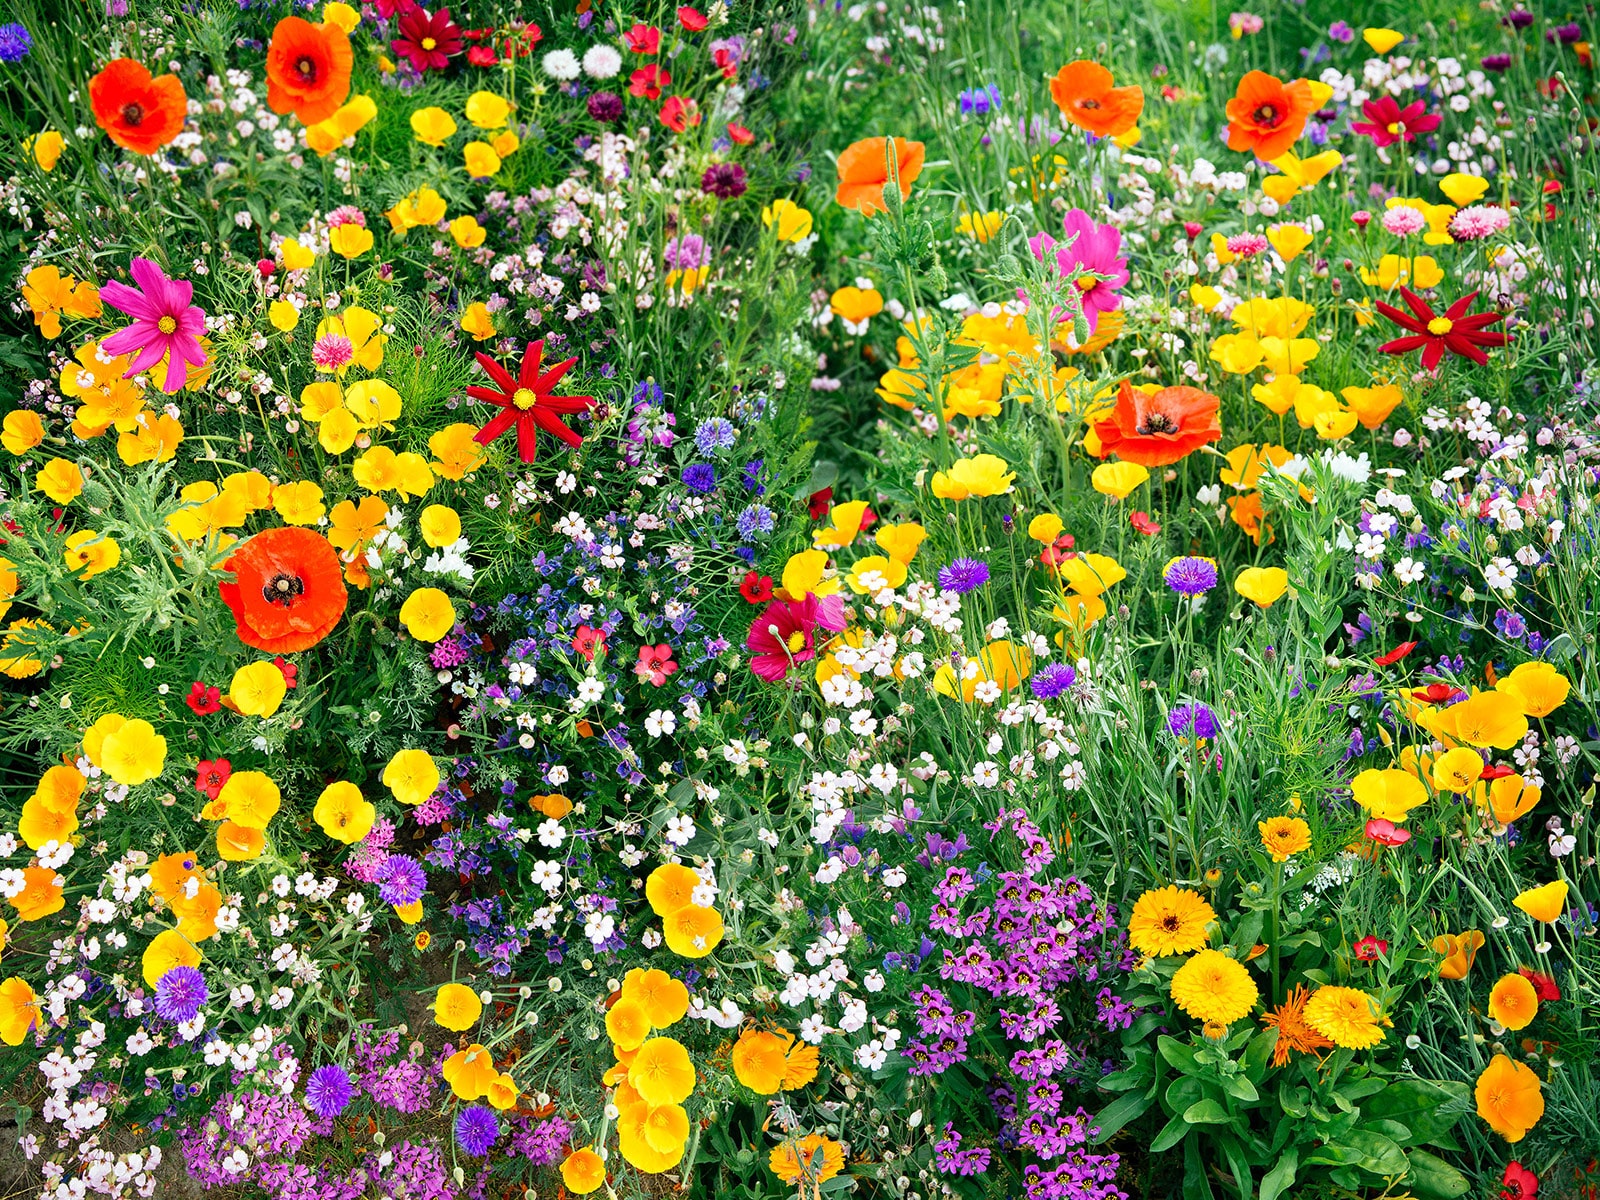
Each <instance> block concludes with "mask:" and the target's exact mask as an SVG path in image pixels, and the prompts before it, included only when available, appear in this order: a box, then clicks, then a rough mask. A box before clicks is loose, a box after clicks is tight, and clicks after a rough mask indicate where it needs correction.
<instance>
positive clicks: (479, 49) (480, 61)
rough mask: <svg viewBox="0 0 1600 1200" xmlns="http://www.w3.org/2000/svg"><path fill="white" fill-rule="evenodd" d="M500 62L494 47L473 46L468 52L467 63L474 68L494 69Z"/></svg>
mask: <svg viewBox="0 0 1600 1200" xmlns="http://www.w3.org/2000/svg"><path fill="white" fill-rule="evenodd" d="M499 61H500V56H499V55H498V54H496V53H495V52H494V47H493V46H472V47H469V48H468V50H467V62H468V63H469V64H471V65H472V66H474V67H492V66H494V65H495V63H497V62H499Z"/></svg>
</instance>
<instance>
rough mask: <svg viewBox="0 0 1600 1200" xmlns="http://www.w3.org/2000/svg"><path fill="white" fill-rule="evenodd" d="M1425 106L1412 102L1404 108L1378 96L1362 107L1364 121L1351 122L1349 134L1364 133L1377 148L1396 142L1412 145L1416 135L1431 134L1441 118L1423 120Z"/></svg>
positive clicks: (1433, 115) (1430, 117) (1431, 117)
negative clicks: (1405, 142) (1410, 143)
mask: <svg viewBox="0 0 1600 1200" xmlns="http://www.w3.org/2000/svg"><path fill="white" fill-rule="evenodd" d="M1427 107H1428V106H1427V105H1426V104H1425V103H1423V102H1422V101H1421V100H1413V101H1412V102H1411V103H1410V104H1408V105H1406V106H1405V107H1404V108H1401V107H1400V103H1399V101H1397V100H1396V99H1395V98H1394V97H1393V96H1379V97H1378V98H1377V99H1376V100H1368V101H1367V102H1366V103H1364V104H1363V105H1362V106H1361V111H1362V112H1363V113H1365V114H1366V116H1367V119H1366V120H1365V121H1351V122H1350V131H1351V132H1352V133H1364V134H1366V135H1367V136H1368V137H1369V138H1371V139H1372V144H1373V145H1375V146H1378V147H1383V146H1392V145H1394V144H1395V143H1396V142H1398V141H1407V142H1414V141H1416V139H1417V134H1419V133H1432V132H1433V131H1434V130H1435V129H1437V128H1439V122H1440V121H1442V120H1443V119H1444V118H1442V117H1440V116H1439V115H1438V114H1432V115H1429V116H1424V115H1423V113H1424V112H1426V111H1427Z"/></svg>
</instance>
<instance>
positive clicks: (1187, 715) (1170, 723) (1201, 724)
mask: <svg viewBox="0 0 1600 1200" xmlns="http://www.w3.org/2000/svg"><path fill="white" fill-rule="evenodd" d="M1167 730H1168V732H1170V733H1171V734H1172V736H1173V737H1176V738H1197V739H1199V740H1200V741H1206V740H1208V739H1210V738H1214V737H1216V736H1217V718H1216V716H1215V715H1214V714H1213V713H1212V711H1211V710H1210V709H1209V708H1207V707H1206V706H1205V705H1204V704H1201V703H1200V702H1199V701H1195V702H1194V703H1193V704H1180V705H1178V706H1177V707H1176V708H1174V709H1173V710H1172V711H1171V712H1169V713H1168V714H1167Z"/></svg>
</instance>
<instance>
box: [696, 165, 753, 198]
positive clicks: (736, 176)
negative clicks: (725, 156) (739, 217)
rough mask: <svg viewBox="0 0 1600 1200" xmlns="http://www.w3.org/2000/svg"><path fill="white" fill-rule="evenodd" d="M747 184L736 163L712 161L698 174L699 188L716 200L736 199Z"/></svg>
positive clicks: (742, 169)
mask: <svg viewBox="0 0 1600 1200" xmlns="http://www.w3.org/2000/svg"><path fill="white" fill-rule="evenodd" d="M748 186H749V184H747V183H746V182H745V177H744V168H743V167H741V166H740V165H739V164H738V163H712V164H711V165H710V166H709V167H707V168H706V170H705V174H703V175H702V176H700V190H701V191H702V192H704V193H706V195H708V196H715V197H716V198H717V199H718V200H737V199H738V198H739V197H740V196H742V195H744V193H745V189H746V188H747V187H748Z"/></svg>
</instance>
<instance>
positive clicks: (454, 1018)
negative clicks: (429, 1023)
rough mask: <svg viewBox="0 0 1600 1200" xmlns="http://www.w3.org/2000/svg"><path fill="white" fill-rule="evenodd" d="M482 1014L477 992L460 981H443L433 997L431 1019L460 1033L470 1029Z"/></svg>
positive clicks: (481, 1004) (481, 1003)
mask: <svg viewBox="0 0 1600 1200" xmlns="http://www.w3.org/2000/svg"><path fill="white" fill-rule="evenodd" d="M482 1015H483V1001H481V1000H479V999H478V993H477V992H475V991H473V990H472V989H471V988H469V987H467V986H466V985H464V984H460V983H444V984H440V985H439V990H438V991H437V992H435V993H434V997H433V1020H434V1023H435V1024H437V1025H442V1026H443V1027H444V1028H446V1029H448V1030H451V1031H452V1032H454V1033H460V1032H461V1031H462V1030H465V1029H471V1028H472V1027H473V1026H474V1025H476V1024H477V1023H478V1018H479V1017H481V1016H482Z"/></svg>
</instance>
